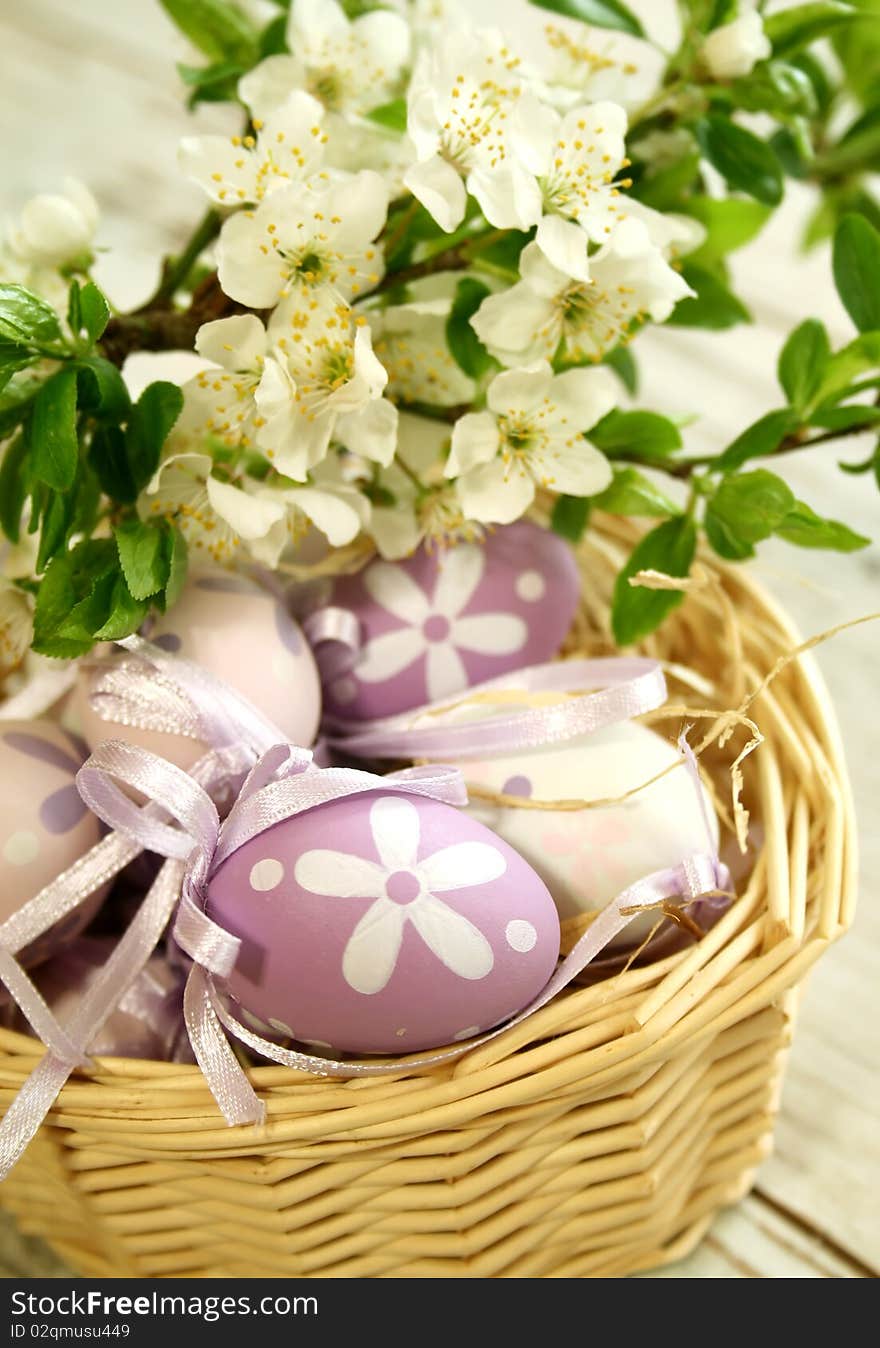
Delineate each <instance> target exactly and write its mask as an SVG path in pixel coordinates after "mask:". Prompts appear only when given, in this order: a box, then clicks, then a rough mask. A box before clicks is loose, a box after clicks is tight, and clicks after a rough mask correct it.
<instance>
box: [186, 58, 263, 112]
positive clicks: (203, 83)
mask: <svg viewBox="0 0 880 1348" xmlns="http://www.w3.org/2000/svg"><path fill="white" fill-rule="evenodd" d="M245 71H246V67H245V66H243V65H240V64H239V63H238V62H237V61H219V62H217V64H216V65H211V66H187V65H183V64H181V63H178V66H177V73H178V75H179V76H180V78H181V79H182V80H183V82H184V84H187V85H189V86H190V89H191V90H192V92H191V93H190V96H189V98H188V99H187V107H188V108H190V109H192V108H195V107H197V106H198V104H199V103H235V102H237V100H238V82H239V80H240V79H241V77H242V75H243V74H244V73H245Z"/></svg>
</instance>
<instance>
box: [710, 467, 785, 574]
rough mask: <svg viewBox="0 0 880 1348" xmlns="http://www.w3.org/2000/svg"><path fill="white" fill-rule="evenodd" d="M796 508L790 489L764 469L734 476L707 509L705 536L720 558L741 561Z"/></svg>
mask: <svg viewBox="0 0 880 1348" xmlns="http://www.w3.org/2000/svg"><path fill="white" fill-rule="evenodd" d="M794 505H795V499H794V494H793V493H792V490H791V488H790V487H789V486H788V484H787V483H785V482H783V480H782V478H781V477H777V476H776V474H775V473H768V472H767V470H766V469H765V468H756V469H754V471H752V472H750V473H732V474H731V475H730V476H729V477H725V478H723V479H722V481H721V482H720V484H719V485H718V487H717V489H716V491H715V494H714V496H713V497H712V498H711V500H710V501H709V503H708V505H707V507H706V518H705V521H704V524H705V529H706V536H707V538H708V539H709V542H710V543H711V544H712V547H713V548H714V549H715V551H716V552H717V553H719V554H720V556H722V557H726V558H728V559H730V560H733V561H741V560H742V559H743V558H745V557H751V556H752V554H753V553H754V546H753V545H754V544H755V543H759V542H760V541H761V539H763V538H769V536H770V535H771V534H772V533H774V532H775V531H776V530H777V529H778V528H779V526H780V524H781V523H782V521H783V520H784V519H785V517H786V515H787V514H788V513H789V511H790V510H792V509H793V508H794Z"/></svg>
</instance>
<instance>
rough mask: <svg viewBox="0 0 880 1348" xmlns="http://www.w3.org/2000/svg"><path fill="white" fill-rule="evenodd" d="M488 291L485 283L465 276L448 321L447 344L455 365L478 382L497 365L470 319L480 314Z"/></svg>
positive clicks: (458, 287)
mask: <svg viewBox="0 0 880 1348" xmlns="http://www.w3.org/2000/svg"><path fill="white" fill-rule="evenodd" d="M488 294H490V291H489V287H488V286H485V285H483V283H482V281H475V280H474V279H473V277H470V276H466V277H465V278H464V280H463V281H459V283H458V285H457V287H456V290H455V299H454V300H453V302H452V308H451V310H450V312H449V317H448V318H447V320H446V341H447V344H448V346H449V350H450V351H451V352H452V356H453V359H454V360H455V362H456V364H457V365H458V366H459V367H460V368H461V369H462V370H464V372H465V374H467V375H470V377H471V379H479V378H480V377H481V376H482V375H484V374H485V373H486V372H487V371H488V370H491V369H494V368H495V365H496V362H495V361H494V360H493V359H492V357H491V356H490V355H489V352H488V351H487V350H486V348H485V347H484V346H483V343H482V342H481V341H480V339H479V337H478V336H477V334H476V333H475V332H474V330H473V328H472V327H471V317H472V315H473V314H475V313H476V312H477V310H478V309H479V307H480V305H481V304H482V303H483V300H484V299H485V298H486V296H487V295H488Z"/></svg>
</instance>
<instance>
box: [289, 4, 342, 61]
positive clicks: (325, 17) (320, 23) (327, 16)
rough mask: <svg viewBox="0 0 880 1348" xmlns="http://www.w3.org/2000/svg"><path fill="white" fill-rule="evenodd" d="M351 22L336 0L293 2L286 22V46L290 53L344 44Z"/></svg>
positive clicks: (325, 48)
mask: <svg viewBox="0 0 880 1348" xmlns="http://www.w3.org/2000/svg"><path fill="white" fill-rule="evenodd" d="M350 27H351V25H350V23H349V20H348V18H347V17H346V14H345V11H344V9H343V8H342V6H341V5H340V4H337V0H293V4H292V5H291V6H290V17H289V18H288V20H287V37H288V45H289V46H290V48H291V50H292V51H300V50H303V49H305V50H306V51H308V50H309V49H310V48H311V49H314V48H315V47H317V48H319V49H320V48H323V49H324V51H325V52H328V51H329V52H330V53H332V50H333V47H334V46H335V45H337V44H339V43H342V42H345V41H346V39H347V38H348V35H349V30H350Z"/></svg>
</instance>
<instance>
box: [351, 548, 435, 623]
mask: <svg viewBox="0 0 880 1348" xmlns="http://www.w3.org/2000/svg"><path fill="white" fill-rule="evenodd" d="M364 589H365V590H366V591H367V594H368V595H369V596H370V598H371V599H372V600H373V601H374V602H375V603H377V604H378V605H379V607H380V608H384V609H385V610H387V612H388V613H391V614H393V615H394V617H395V618H399V619H400V621H401V622H403V623H410V624H415V625H418V626H420V625H421V624H422V623H423V622H424V621H425V619H426V618H427V616H428V614H429V613H430V612H431V606H430V604H429V603H428V596H427V595H426V594H425V592H424V590H423V589H421V588H420V586H418V585H417V584H416V582H415V581H414V580H413V578H412V576H410V575H408V574H407V572H406V571H404V570H403V568H402V567H399V566H387V565H385V564H384V563H382V562H374V563H373V565H372V566H370V567H368V568H367V570H366V571H365V572H364Z"/></svg>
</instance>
